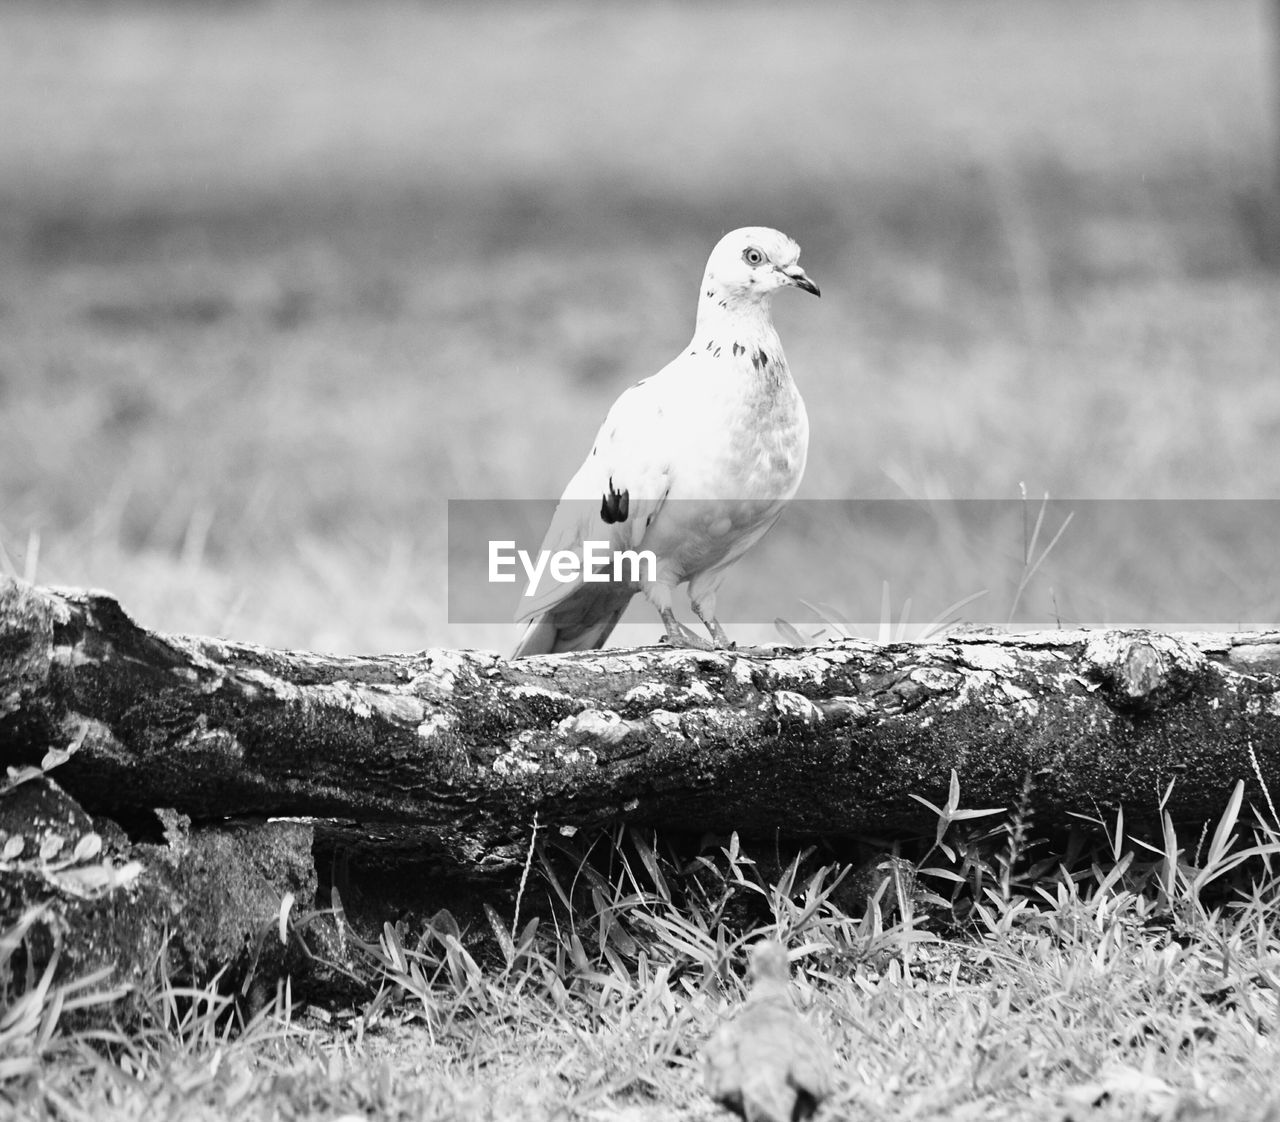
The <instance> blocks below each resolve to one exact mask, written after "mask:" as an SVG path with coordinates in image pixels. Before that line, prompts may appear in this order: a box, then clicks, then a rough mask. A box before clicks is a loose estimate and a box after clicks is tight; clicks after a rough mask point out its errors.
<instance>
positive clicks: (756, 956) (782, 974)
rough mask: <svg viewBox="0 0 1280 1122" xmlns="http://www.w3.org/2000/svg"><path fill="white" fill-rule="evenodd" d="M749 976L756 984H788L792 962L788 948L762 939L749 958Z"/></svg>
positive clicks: (752, 949)
mask: <svg viewBox="0 0 1280 1122" xmlns="http://www.w3.org/2000/svg"><path fill="white" fill-rule="evenodd" d="M747 974H748V975H749V976H750V978H751V981H752V982H754V983H755V984H757V985H758V984H759V983H761V982H782V983H784V984H785V983H786V982H787V981H788V980H789V979H790V977H791V960H790V958H789V957H788V956H787V948H786V947H784V946H783V945H782V944H781V943H779V942H777V941H775V940H773V939H762V940H761V941H760V942H758V943H756V944H755V945H754V946H753V947H752V948H751V953H750V954H749V955H748V956H747Z"/></svg>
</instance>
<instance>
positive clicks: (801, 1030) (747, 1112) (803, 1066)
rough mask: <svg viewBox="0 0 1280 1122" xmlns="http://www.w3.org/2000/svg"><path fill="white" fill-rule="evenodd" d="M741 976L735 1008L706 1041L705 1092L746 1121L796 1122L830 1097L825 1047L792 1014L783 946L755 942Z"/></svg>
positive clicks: (830, 1060)
mask: <svg viewBox="0 0 1280 1122" xmlns="http://www.w3.org/2000/svg"><path fill="white" fill-rule="evenodd" d="M748 976H749V977H750V979H751V991H750V993H749V994H748V995H747V999H746V1001H745V1002H744V1003H743V1005H742V1008H741V1009H740V1010H739V1011H738V1013H737V1014H736V1015H735V1016H734V1017H733V1018H732V1019H731V1020H729V1021H726V1022H725V1023H724V1024H722V1025H721V1026H720V1027H719V1028H718V1029H717V1030H716V1032H715V1034H714V1035H713V1036H712V1037H711V1039H710V1041H708V1043H707V1046H706V1050H705V1053H704V1061H705V1067H704V1073H705V1076H706V1085H707V1091H708V1092H709V1093H710V1095H711V1097H712V1098H713V1099H715V1101H716V1102H718V1103H719V1104H720V1105H721V1106H724V1107H727V1108H728V1109H729V1110H732V1111H733V1112H734V1113H735V1114H738V1115H740V1116H741V1117H742V1118H744V1119H745V1120H746V1122H803V1120H804V1119H806V1118H810V1117H812V1115H813V1114H814V1112H815V1111H816V1110H817V1109H818V1105H819V1104H820V1103H821V1102H822V1100H823V1099H825V1098H826V1097H827V1096H828V1095H830V1094H831V1091H832V1085H833V1083H834V1075H833V1072H834V1069H835V1058H834V1056H833V1054H832V1051H831V1047H830V1045H829V1044H828V1043H827V1042H826V1041H825V1040H824V1039H823V1038H822V1036H821V1035H820V1034H819V1033H818V1031H817V1030H816V1029H815V1028H814V1027H813V1026H812V1025H811V1024H810V1023H809V1022H808V1021H806V1020H805V1019H804V1018H803V1017H802V1016H801V1015H800V1013H799V1012H798V1011H797V1010H796V1007H795V1005H794V1003H793V1001H792V996H791V966H790V963H789V961H788V959H787V949H786V947H784V946H783V945H782V944H781V943H779V942H776V941H775V940H772V939H767V940H762V941H760V942H758V943H756V944H755V945H754V946H753V947H752V948H751V953H750V956H749V958H748Z"/></svg>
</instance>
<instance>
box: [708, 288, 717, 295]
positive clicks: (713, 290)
mask: <svg viewBox="0 0 1280 1122" xmlns="http://www.w3.org/2000/svg"><path fill="white" fill-rule="evenodd" d="M715 294H716V293H715V289H713V288H708V289H707V295H708V296H714V295H715Z"/></svg>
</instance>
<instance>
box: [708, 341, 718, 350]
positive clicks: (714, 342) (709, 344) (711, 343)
mask: <svg viewBox="0 0 1280 1122" xmlns="http://www.w3.org/2000/svg"><path fill="white" fill-rule="evenodd" d="M715 345H716V341H715V340H714V339H708V340H707V350H711V348H712V347H714V346H715Z"/></svg>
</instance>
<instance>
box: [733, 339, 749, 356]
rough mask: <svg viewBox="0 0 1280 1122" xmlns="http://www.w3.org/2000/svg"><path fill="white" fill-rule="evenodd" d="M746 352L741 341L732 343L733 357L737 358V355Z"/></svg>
mask: <svg viewBox="0 0 1280 1122" xmlns="http://www.w3.org/2000/svg"><path fill="white" fill-rule="evenodd" d="M746 353H747V348H746V347H744V346H743V345H742V344H741V343H734V345H733V357H734V358H737V357H738V356H739V355H744V354H746Z"/></svg>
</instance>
